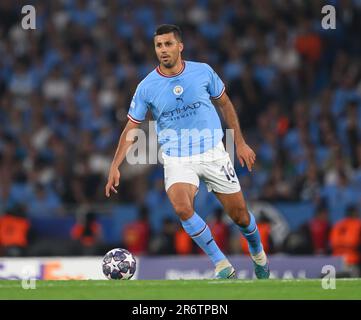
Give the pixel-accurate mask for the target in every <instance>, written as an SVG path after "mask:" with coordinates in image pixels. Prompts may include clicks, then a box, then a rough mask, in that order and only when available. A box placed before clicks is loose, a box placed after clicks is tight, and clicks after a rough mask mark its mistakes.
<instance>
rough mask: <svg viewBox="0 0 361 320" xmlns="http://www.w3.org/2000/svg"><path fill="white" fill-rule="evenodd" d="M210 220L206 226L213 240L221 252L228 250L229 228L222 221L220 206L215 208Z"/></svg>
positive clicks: (222, 214) (222, 215)
mask: <svg viewBox="0 0 361 320" xmlns="http://www.w3.org/2000/svg"><path fill="white" fill-rule="evenodd" d="M212 218H213V219H211V221H209V222H208V226H209V228H210V230H211V232H212V235H213V238H214V241H215V242H216V243H217V245H218V247H219V248H220V249H221V250H222V252H224V253H227V252H229V230H228V225H227V224H226V223H225V222H224V220H223V218H224V213H223V209H222V208H217V209H216V210H215V212H214V215H213V217H212Z"/></svg>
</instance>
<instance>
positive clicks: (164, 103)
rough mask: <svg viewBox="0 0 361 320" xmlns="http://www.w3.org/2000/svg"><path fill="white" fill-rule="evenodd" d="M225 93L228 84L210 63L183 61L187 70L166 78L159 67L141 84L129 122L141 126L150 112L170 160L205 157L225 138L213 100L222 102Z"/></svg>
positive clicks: (131, 108) (135, 95) (161, 143)
mask: <svg viewBox="0 0 361 320" xmlns="http://www.w3.org/2000/svg"><path fill="white" fill-rule="evenodd" d="M224 90H225V87H224V83H223V82H222V80H221V79H220V78H219V76H218V75H217V73H216V72H215V71H214V70H213V69H212V68H211V67H210V66H209V65H208V64H206V63H199V62H192V61H183V68H182V69H181V70H180V72H179V73H178V74H176V75H173V76H167V75H164V74H163V73H162V72H161V71H160V68H159V66H158V67H157V68H156V69H154V70H153V71H152V72H151V73H149V74H148V75H147V77H146V78H144V80H142V81H141V82H140V83H139V85H138V87H137V89H136V91H135V94H134V96H133V99H132V102H131V104H130V108H129V112H128V118H129V119H130V120H131V121H133V122H136V123H141V122H142V121H143V120H144V119H145V116H146V113H147V111H148V110H150V112H151V113H152V115H153V118H154V120H155V121H156V132H157V136H158V142H159V144H160V145H161V148H162V151H163V152H164V153H165V154H166V155H168V156H174V157H183V156H191V155H195V154H199V153H203V152H205V151H207V150H209V149H211V148H214V147H215V146H216V145H217V144H218V143H219V142H220V141H221V139H222V137H223V130H222V126H221V121H220V119H219V116H218V113H217V111H216V109H215V107H214V105H213V104H212V102H211V100H210V99H211V98H212V99H218V98H220V97H221V96H222V94H223V93H224Z"/></svg>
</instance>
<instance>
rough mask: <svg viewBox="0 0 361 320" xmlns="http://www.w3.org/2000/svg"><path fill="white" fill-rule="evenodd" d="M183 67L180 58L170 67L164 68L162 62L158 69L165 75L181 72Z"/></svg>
mask: <svg viewBox="0 0 361 320" xmlns="http://www.w3.org/2000/svg"><path fill="white" fill-rule="evenodd" d="M183 68H184V61H183V60H182V59H181V58H180V59H178V61H177V63H176V64H175V65H174V66H173V67H172V68H166V67H164V66H163V65H162V64H160V65H159V70H160V71H161V72H162V73H163V74H164V75H166V76H173V75H176V74H178V73H180V72H181V70H182V69H183Z"/></svg>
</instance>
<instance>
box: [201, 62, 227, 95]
mask: <svg viewBox="0 0 361 320" xmlns="http://www.w3.org/2000/svg"><path fill="white" fill-rule="evenodd" d="M205 65H206V67H207V70H208V75H209V82H208V92H209V95H210V97H211V98H212V99H219V98H220V97H221V96H222V94H223V93H224V91H225V86H224V83H223V81H222V80H221V78H220V77H219V76H218V74H217V73H216V72H215V71H214V70H213V69H212V68H211V67H210V66H209V65H208V64H205Z"/></svg>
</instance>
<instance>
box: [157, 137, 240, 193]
mask: <svg viewBox="0 0 361 320" xmlns="http://www.w3.org/2000/svg"><path fill="white" fill-rule="evenodd" d="M162 157H163V161H164V184H165V190H166V191H168V189H169V188H170V186H171V185H173V184H174V183H178V182H183V183H190V184H193V185H195V186H196V187H197V188H199V180H202V181H204V183H205V184H206V185H207V189H208V192H210V191H214V192H218V193H227V194H230V193H236V192H238V191H240V190H241V187H240V184H239V181H238V178H237V175H236V172H235V170H234V168H233V164H232V162H231V159H230V157H229V154H228V152H227V151H226V150H225V148H224V145H223V142H222V141H221V142H220V143H219V144H218V145H217V146H216V147H215V148H213V149H210V150H207V151H206V152H204V153H202V154H197V155H193V156H189V157H170V156H167V155H166V154H164V153H163V154H162Z"/></svg>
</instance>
